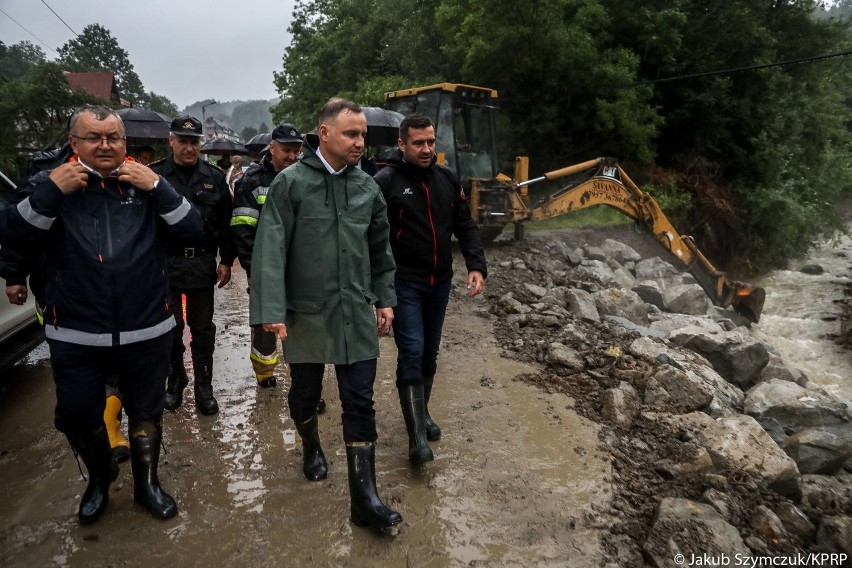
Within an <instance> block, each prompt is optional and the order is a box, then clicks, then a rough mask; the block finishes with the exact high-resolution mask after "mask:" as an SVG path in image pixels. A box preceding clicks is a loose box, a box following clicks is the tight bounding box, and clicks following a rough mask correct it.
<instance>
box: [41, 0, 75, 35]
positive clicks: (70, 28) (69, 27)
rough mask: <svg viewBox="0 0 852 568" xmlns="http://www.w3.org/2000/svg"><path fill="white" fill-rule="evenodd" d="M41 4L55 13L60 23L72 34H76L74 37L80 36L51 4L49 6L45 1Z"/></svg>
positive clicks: (42, 0)
mask: <svg viewBox="0 0 852 568" xmlns="http://www.w3.org/2000/svg"><path fill="white" fill-rule="evenodd" d="M41 3H42V4H44V5H45V6H47V9H48V10H50V11H51V12H53V15H54V16H56V17H57V18H59V21H60V22H62V23H63V24H65V27H66V28H68V29H69V30H71V33H72V34H74V37H77V36H78V35H80V34H78V33H77V32H75V31H74V29H73V28H72V27H71V26H69V25H68V22H66V21H65V20H63V19H62V17H61V16H60V15H59V14H57V13H56V10H54V9H53V8H51V7H50V4H48V3H47V2H45V1H44V0H41Z"/></svg>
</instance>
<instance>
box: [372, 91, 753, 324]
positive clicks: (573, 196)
mask: <svg viewBox="0 0 852 568" xmlns="http://www.w3.org/2000/svg"><path fill="white" fill-rule="evenodd" d="M496 102H497V91H495V90H493V89H488V88H483V87H475V86H471V85H461V84H456V83H440V84H438V85H430V86H427V87H417V88H412V89H403V90H399V91H393V92H390V93H385V105H386V107H387V108H389V109H390V110H394V111H397V112H399V113H402V114H403V115H406V114H411V113H413V112H419V113H423V114H425V115H427V116H429V117H430V118H431V119H432V121H433V122H434V123H435V134H436V139H437V140H436V144H435V151H436V153H437V154H438V161H439V162H440V163H442V164H443V165H445V166H447V167H449V168H450V169H452V170H453V171H455V172H456V174H457V175H458V176H459V179H460V180H461V182H462V185H463V186H464V188H465V191H466V192H467V193H468V195H469V196H470V208H471V213H472V214H473V216H474V219H475V220H476V222H477V224H478V225H479V227H480V231H481V234H482V238H483V240H484V241H486V242H487V241H491V240H493V239H494V238H495V237H496V236H497V235H499V234H500V233H502V232H503V230H504V228H505V226H506V225H507V224H509V223H513V224H514V234H515V238H516V239H521V238H523V234H524V225H523V224H524V222H526V221H539V220H541V219H548V218H550V217H556V216H558V215H563V214H565V213H570V212H572V211H578V210H580V209H585V208H588V207H592V206H595V205H607V206H609V207H612V208H613V209H616V210H618V211H620V212H622V213H624V214H625V215H627V216H628V217H630V218H632V219H633V220H634V221H635V223H636V224H637V226H638V227H639V228H641V229H642V230H644V231H645V232H647V233H649V234H650V235H652V236H653V237H654V239H655V240H656V241H657V242H658V243H660V245H662V246H663V248H664V249H665V250H667V251H668V252H669V253H671V255H672V256H673V257H674V258H676V259H677V260H678V261H680V263H681V264H682V265H683V266H685V267H686V268H687V269H688V270H689V271H690V272H691V273H692V275H693V276H694V277H695V279H696V281H697V282H698V283H699V284H700V285H701V287H702V288H703V289H704V291H705V292H706V293H707V295H708V296H709V298H710V299H711V301H712V302H713V303H714V304H716V305H717V306H720V307H723V308H727V307H731V308H733V309H734V310H735V311H736V312H737V313H739V314H740V315H742V316H743V317H745V318H746V319H748V320H749V321H752V322H757V321H758V320H759V319H760V314H761V312H762V310H763V303H764V300H765V298H766V292H765V291H764V290H763V288H758V287H755V286H751V285H749V284H745V283H742V282H736V281H733V280H730V279H728V278H727V277H726V276H725V273H724V272H721V271H719V270H717V269H716V267H714V266H713V264H712V263H711V262H710V261H709V260H708V259H707V258H706V257H705V256H704V255H703V254H702V253H701V251H699V250H698V247H697V246H696V244H695V241H694V240H693V239H692V237H689V236H685V235H680V234H679V233H678V232H677V231H676V230H675V228H674V227H673V226H672V224H671V223H670V222H669V220H668V219H667V218H666V216H665V215H664V214H663V212H662V210H661V209H660V206H659V204H658V203H657V201H656V200H655V199H654V198H653V197H652V196H651V195H650V194H649V193H646V192H644V191H642V190H640V189H639V187H637V186H636V184H635V183H633V181H632V180H631V179H630V177H629V176H628V175H627V174H626V173H625V172H624V170H623V169H621V166H619V165H618V162H617V161H616V160H615V159H614V158H596V159H594V160H589V161H587V162H583V163H580V164H575V165H571V166H567V167H564V168H560V169H558V170H554V171H552V172H548V173H546V174H544V175H542V176H540V177H536V178H533V179H529V158H527V157H526V156H518V157H516V158H515V172H514V176H513V177H511V178H510V177H509V176H506V175H505V174H501V173H499V171H498V167H497V136H496V132H495V124H494V119H495V117H494V112H495V111H496V109H497V104H496ZM568 177H570V178H571V181H570V183H569V184H568V185H567V186H566V187H564V188H562V189H560V190H559V191H557V192H555V193H553V194H551V195H550V196H548V197H546V198H544V199H542V200H541V201H539V202H538V203H537V204H536V205H535V206H532V207H531V206H530V196H529V187H530V186H531V185H533V184H536V183H540V182H544V181H553V180H557V179H561V178H568Z"/></svg>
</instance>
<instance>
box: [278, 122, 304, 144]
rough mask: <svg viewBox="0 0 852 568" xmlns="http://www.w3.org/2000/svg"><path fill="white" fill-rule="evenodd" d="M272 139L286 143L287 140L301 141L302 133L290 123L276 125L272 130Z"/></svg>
mask: <svg viewBox="0 0 852 568" xmlns="http://www.w3.org/2000/svg"><path fill="white" fill-rule="evenodd" d="M272 140H275V141H276V142H281V143H282V144H286V143H288V142H299V143H301V142H302V133H301V132H299V129H298V128H296V127H295V126H293V125H292V124H282V125H280V126H276V127H275V130H273V131H272Z"/></svg>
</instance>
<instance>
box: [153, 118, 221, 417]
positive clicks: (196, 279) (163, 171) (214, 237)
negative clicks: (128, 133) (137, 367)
mask: <svg viewBox="0 0 852 568" xmlns="http://www.w3.org/2000/svg"><path fill="white" fill-rule="evenodd" d="M203 136H204V135H203V133H202V128H201V121H199V120H198V119H197V118H195V117H194V116H189V115H184V116H178V117H177V118H175V119H174V120H173V121H172V123H171V131H170V132H169V146H171V148H172V156H171V157H169V158H165V159H163V160H160V161H158V162H154V163H153V164H151V166H150V167H151V169H152V170H154V171H155V172H156V173H158V174H160V175H161V176H163V177H164V178H165V179H166V180H168V182H169V183H170V184H171V185H172V186H173V187H174V188H175V189H176V190H177V192H178V193H179V194H181V195H183V196H185V197H186V198H187V199H188V200H189V201H191V202H192V203H193V204H194V205H195V206H196V207H197V208H198V210H199V212H200V213H201V216H202V218H203V220H204V234H203V235H202V237H201V238H200V239H196V240H191V241H190V240H182V239H177V238H172V239H171V240H170V241H169V247H168V255H169V264H168V271H169V279H170V282H171V292H172V302H171V304H172V305H173V306H174V309H175V322H176V324H177V326H176V328H175V334H174V343H173V345H172V352H171V366H170V370H169V377H168V381H167V385H166V400H165V407H166V408H167V409H169V410H176V409H177V408H178V407H179V406H180V405H181V403H182V402H183V389H184V388H186V386H187V384H188V383H189V377H188V376H187V373H186V369H185V368H184V365H183V354H184V352H185V351H186V348H185V347H184V345H183V330H184V319H183V310H182V309H181V306H182V302H181V301H180V298H181V295H184V296H186V322H187V323H188V324H189V329H190V332H191V334H192V341H191V342H190V349H191V351H192V366H193V369H194V371H195V385H194V387H195V406H196V408H198V411H199V412H201V413H202V414H208V415H209V414H216V413H217V412H219V404H218V403H217V402H216V398H215V397H214V396H213V349H214V344H215V336H216V326H215V324H214V323H213V287H214V285H217V284H218V286H219V288H221V287H222V286H224V285H225V284H227V283H228V282H229V281H230V280H231V266H232V265H233V264H234V259H235V257H236V253H235V251H234V244H233V241H232V239H231V232H230V226H229V223H230V220H231V210H232V205H231V194H230V192H229V191H228V185H227V184H226V183H225V175H224V174H223V173H222V171H221V170H220V169H219V168H217V167H215V166H212V165H210V164H208V163H206V162H204V161H201V160H199V158H198V156H199V154H200V152H201V140H202V138H203ZM217 254H218V255H219V257H220V259H219V264H218V266H217V264H216V256H217Z"/></svg>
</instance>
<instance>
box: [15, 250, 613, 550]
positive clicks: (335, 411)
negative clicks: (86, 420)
mask: <svg viewBox="0 0 852 568" xmlns="http://www.w3.org/2000/svg"><path fill="white" fill-rule="evenodd" d="M462 266H463V265H462ZM463 292H464V286H463V283H462V281H461V280H457V285H456V286H455V289H454V293H453V296H452V298H451V305H450V310H449V312H448V315H447V321H446V324H445V333H444V342H443V346H442V353H441V358H440V361H439V368H438V378H437V379H436V382H435V387H434V390H433V403H432V404H431V405H430V407H431V411H432V415H433V417H434V418H435V420H436V421H437V422H438V423H439V424H440V425H441V427H442V429H443V438H442V439H441V440H440V441H438V442H433V443H432V448H433V450H434V452H435V458H436V459H435V461H434V462H431V463H429V464H426V465H425V466H424V467H422V468H420V469H413V468H412V467H411V466H410V465H409V464H408V460H407V437H406V434H405V427H404V424H403V420H402V416H401V413H400V410H399V403H398V399H397V396H396V389H395V387H394V362H395V357H396V350H395V347H394V344H393V339H392V338H389V337H385V338H382V340H381V350H382V356H381V358H380V360H379V369H378V376H377V380H376V409H377V420H378V428H379V443H378V448H377V455H378V457H377V475H378V480H379V492H380V495H381V496H382V497H383V499H384V501H385V502H386V504H388V505H389V506H391V507H392V508H394V509H396V510H398V511H400V512H401V513H402V516H403V519H404V522H403V523H402V524H401V525H400V526H398V527H396V528H395V529H394V530H393V531H392V532H390V533H375V532H373V531H370V530H368V529H362V528H359V527H355V526H353V525H351V524H350V523H349V521H348V518H349V496H348V488H347V481H346V457H345V450H344V445H343V440H342V433H341V426H340V405H339V401H338V396H337V391H336V383H335V380H334V377H333V374H329V375H327V376H326V389H325V399H326V401H327V402H328V410H327V411H326V413H325V414H323V415H322V416H321V418H320V433H321V437H322V439H323V447H324V449H325V453H326V457H327V458H328V461H329V476H328V479H327V480H324V481H321V482H316V483H310V482H307V481H305V480H304V478H303V477H302V474H301V453H300V450H299V446H300V444H299V443H298V442H297V438H296V436H295V432H294V430H293V423H292V421H291V420H290V418H289V415H288V412H287V408H286V388H287V384H286V383H287V381H286V377H284V380H279V384H278V387H277V388H274V389H268V390H265V389H258V388H257V387H256V386H255V381H254V377H253V374H252V372H251V367H250V365H249V360H248V341H249V328H248V321H247V315H246V312H247V299H246V295H245V274H244V273H243V272H242V271H241V270H238V269H237V270H235V271H234V282H232V283H231V284H230V285H229V286H228V287H226V288H225V289H223V290H220V291H218V293H217V294H218V308H217V309H218V313H217V322H218V325H219V335H218V340H217V352H216V370H215V379H214V388H215V393H216V396H217V398H218V400H219V404H220V408H221V411H220V413H219V414H218V415H217V416H213V417H205V416H201V415H199V414H197V413H196V412H195V409H194V405H193V400H192V393H191V389H189V390H188V393H189V396H188V397H186V398H185V402H184V405H183V406H182V407H181V408H180V409H179V410H178V411H177V412H174V413H171V412H167V413H166V416H165V418H164V430H165V436H164V437H165V443H166V445H167V452H168V453H167V454H165V455H163V457H162V459H161V463H160V478H161V481H162V483H163V486H164V487H165V488H166V489H167V490H168V491H169V492H170V493H171V494H172V495H173V496H174V497H175V498H176V500H177V502H178V506H179V508H180V513H179V515H178V516H177V517H176V518H174V519H171V520H169V521H157V520H155V519H153V518H152V517H150V516H148V515H147V514H146V513H145V512H144V510H143V509H141V508H140V507H139V506H137V505H136V504H135V503H134V502H133V495H132V491H133V487H132V479H131V474H130V468H129V464H123V466H122V470H121V474H120V476H119V479H118V481H117V482H116V483H115V484H113V486H112V488H111V492H110V504H109V508H108V510H107V512H106V514H105V515H104V517H103V518H102V519H101V520H100V521H99V522H98V523H96V524H94V525H90V526H87V527H82V526H80V525H79V524H78V523H77V519H76V510H77V505H78V502H79V498H80V496H81V494H82V492H83V490H84V489H85V482H84V481H83V480H82V478H81V476H80V473H79V471H78V466H77V464H76V462H75V460H74V457H73V455H72V453H71V450H70V448H69V447H68V445H67V443H66V441H65V439H64V437H63V436H62V435H61V434H59V433H58V432H57V431H56V430H55V429H54V428H53V425H52V411H53V404H54V397H53V383H52V380H51V375H50V367H49V365H48V363H47V361H46V360H45V357H46V356H47V351H46V349H44V348H43V347H42V348H40V349H39V350H37V351H36V352H35V353H34V354H33V355H31V357H30V358H29V359H28V360H27V362H26V363H24V364H19V365H18V366H16V367H15V368H13V369H12V370H11V371H10V372H8V373H7V374H6V376H4V377H3V378H2V380H0V511H2V514H0V566H4V567H13V566H27V567H29V566H72V567H73V566H87V567H88V566H143V565H144V566H150V565H161V564H171V565H181V566H200V565H205V566H249V565H251V566H258V567H260V566H297V565H309V566H390V567H393V566H406V567H408V566H411V567H414V566H434V567H439V566H505V565H509V566H536V565H560V566H578V567H582V566H595V565H597V562H595V561H594V560H592V559H593V558H596V557H597V553H598V552H599V546H600V545H599V542H598V538H597V535H598V533H597V532H596V530H595V528H594V526H593V525H594V520H593V519H594V514H593V513H592V512H591V511H593V510H595V509H597V510H599V509H601V508H607V505H608V503H609V500H610V499H611V491H612V488H611V485H610V480H611V471H610V465H609V464H610V460H609V458H608V455H607V454H605V453H603V452H602V451H601V450H600V449H599V444H600V442H599V440H598V431H597V428H598V426H597V425H596V424H594V423H593V422H590V421H589V420H587V419H584V418H581V417H579V416H578V415H577V414H576V413H575V412H574V411H573V410H572V409H571V406H572V401H571V399H570V398H569V397H566V396H565V395H564V394H561V393H555V394H548V393H546V392H544V391H542V390H541V389H539V388H537V387H535V386H534V385H531V384H528V383H526V382H523V381H519V380H516V378H517V377H518V376H520V375H522V374H524V373H529V372H531V371H532V369H531V368H530V367H528V366H527V365H525V364H524V363H522V362H520V361H516V360H510V359H505V358H503V357H501V355H500V353H501V352H502V350H501V349H500V348H499V346H498V345H497V344H496V341H495V339H494V335H493V333H492V320H491V319H489V318H488V317H487V315H486V314H487V306H486V301H485V300H484V299H482V298H481V297H480V298H475V299H468V298H466V297H464V296H463ZM598 558H599V557H598Z"/></svg>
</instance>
